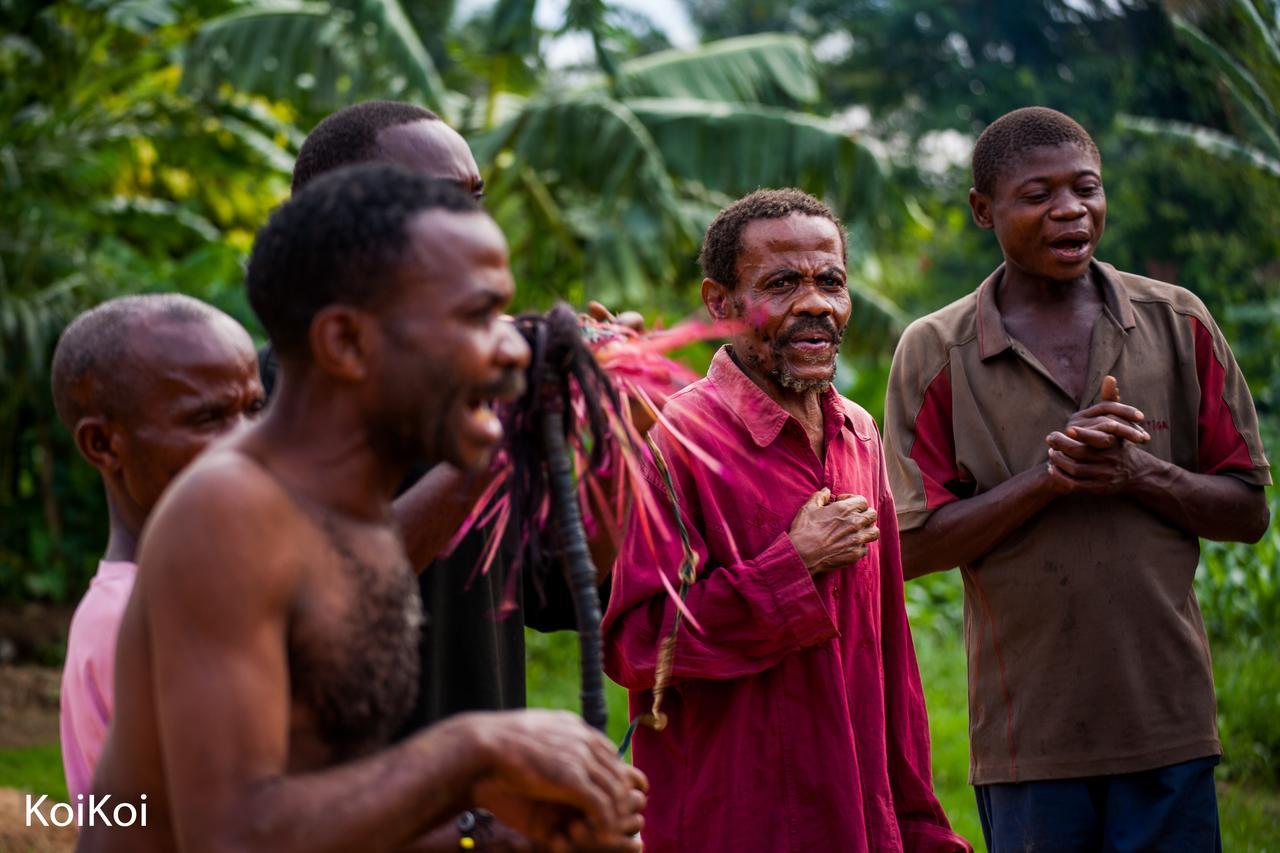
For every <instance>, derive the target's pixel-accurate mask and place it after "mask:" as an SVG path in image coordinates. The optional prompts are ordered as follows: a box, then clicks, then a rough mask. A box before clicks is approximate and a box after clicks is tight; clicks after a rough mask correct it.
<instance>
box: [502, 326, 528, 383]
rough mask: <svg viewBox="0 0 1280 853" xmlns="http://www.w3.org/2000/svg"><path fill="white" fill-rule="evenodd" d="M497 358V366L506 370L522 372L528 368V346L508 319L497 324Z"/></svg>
mask: <svg viewBox="0 0 1280 853" xmlns="http://www.w3.org/2000/svg"><path fill="white" fill-rule="evenodd" d="M497 357H498V364H500V365H501V366H502V367H504V368H506V369H507V370H516V371H523V370H525V369H526V368H527V367H528V366H529V359H530V357H531V356H530V352H529V344H528V343H527V342H526V341H525V339H524V335H521V334H520V332H519V331H517V330H516V324H515V323H513V322H511V320H510V318H508V317H503V318H502V320H501V321H499V323H498V348H497Z"/></svg>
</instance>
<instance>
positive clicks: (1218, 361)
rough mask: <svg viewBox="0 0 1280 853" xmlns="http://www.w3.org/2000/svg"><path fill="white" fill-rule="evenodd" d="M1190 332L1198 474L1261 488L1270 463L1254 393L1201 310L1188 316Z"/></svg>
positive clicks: (1267, 477) (1215, 327)
mask: <svg viewBox="0 0 1280 853" xmlns="http://www.w3.org/2000/svg"><path fill="white" fill-rule="evenodd" d="M1188 320H1189V322H1190V323H1191V326H1192V331H1193V333H1194V335H1195V348H1196V377H1197V379H1198V380H1199V383H1200V410H1199V414H1198V418H1197V424H1196V434H1197V467H1198V469H1199V472H1200V473H1201V474H1229V475H1231V476H1233V477H1237V478H1239V479H1241V480H1243V481H1245V482H1246V483H1250V484H1253V485H1256V486H1265V485H1268V484H1270V482H1271V467H1270V465H1269V463H1268V462H1267V458H1266V456H1265V454H1264V452H1263V448H1262V438H1261V436H1260V435H1259V433H1258V414H1257V412H1256V411H1255V410H1254V406H1253V397H1252V396H1251V395H1250V394H1249V386H1248V385H1247V384H1246V383H1245V381H1244V374H1243V373H1241V372H1240V367H1239V365H1237V364H1236V360H1235V356H1234V355H1233V354H1232V352H1231V347H1229V346H1228V345H1227V341H1226V338H1224V337H1223V335H1222V331H1221V330H1220V329H1219V328H1218V324H1217V323H1215V322H1213V318H1212V317H1210V316H1209V315H1208V313H1207V312H1206V313H1205V314H1204V316H1203V317H1200V316H1196V315H1194V314H1193V315H1191V316H1190V317H1189V318H1188Z"/></svg>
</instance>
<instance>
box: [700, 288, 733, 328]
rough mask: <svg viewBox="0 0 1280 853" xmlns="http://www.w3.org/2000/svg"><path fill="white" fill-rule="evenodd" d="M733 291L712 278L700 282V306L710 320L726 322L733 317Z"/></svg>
mask: <svg viewBox="0 0 1280 853" xmlns="http://www.w3.org/2000/svg"><path fill="white" fill-rule="evenodd" d="M732 294H733V291H732V290H730V289H729V288H727V287H725V286H724V285H723V284H721V283H720V282H718V281H716V280H715V279H714V278H704V279H703V280H702V304H703V305H706V306H707V313H709V314H710V315H711V319H712V320H728V319H730V318H731V317H732V316H733V299H732Z"/></svg>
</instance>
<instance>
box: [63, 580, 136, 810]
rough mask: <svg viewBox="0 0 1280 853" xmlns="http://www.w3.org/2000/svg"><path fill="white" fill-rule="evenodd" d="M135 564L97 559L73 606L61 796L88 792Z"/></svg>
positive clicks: (109, 705) (107, 717) (111, 699)
mask: <svg viewBox="0 0 1280 853" xmlns="http://www.w3.org/2000/svg"><path fill="white" fill-rule="evenodd" d="M137 571H138V567H137V566H136V565H135V564H133V563H116V562H108V561H106V560H103V561H102V562H100V563H99V564H98V572H97V574H95V575H94V576H93V581H92V582H91V583H90V584H89V591H88V592H86V593H85V595H84V598H82V599H80V604H79V605H78V606H77V607H76V613H75V616H73V617H72V618H71V632H70V634H69V635H68V637H67V661H66V665H65V666H64V667H63V670H62V717H61V720H60V725H61V729H62V768H63V770H64V771H65V772H66V774H67V794H68V796H69V797H70V800H71V802H72V803H74V802H75V801H76V795H77V794H84V795H86V796H88V794H89V792H90V790H92V787H93V771H94V768H95V767H97V765H98V757H99V756H100V755H101V754H102V745H103V743H104V742H105V741H106V739H107V727H108V726H109V725H110V723H111V712H112V709H113V708H114V707H115V694H114V687H115V681H114V679H115V669H116V634H118V633H119V631H120V620H121V619H122V618H123V617H124V608H125V605H126V604H128V603H129V593H131V592H132V591H133V580H134V577H135V576H136V575H137Z"/></svg>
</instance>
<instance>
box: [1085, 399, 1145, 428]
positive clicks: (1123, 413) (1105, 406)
mask: <svg viewBox="0 0 1280 853" xmlns="http://www.w3.org/2000/svg"><path fill="white" fill-rule="evenodd" d="M1103 415H1111V416H1112V417H1117V418H1122V419H1124V420H1126V421H1131V422H1133V423H1141V422H1142V421H1144V420H1146V416H1145V415H1144V414H1142V412H1141V411H1139V410H1138V409H1135V408H1134V407H1133V406H1126V405H1125V404H1124V403H1120V402H1116V401H1112V400H1104V401H1103V402H1101V403H1095V404H1094V405H1092V406H1090V407H1089V408H1087V409H1081V410H1080V411H1078V412H1076V413H1075V415H1073V416H1072V420H1075V419H1076V418H1096V417H1100V416H1103Z"/></svg>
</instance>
